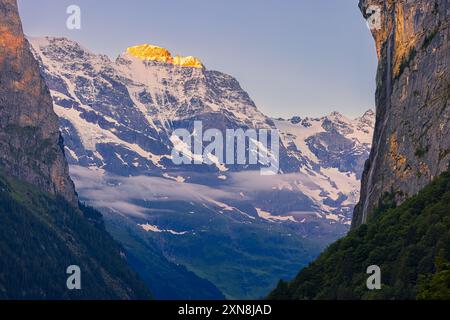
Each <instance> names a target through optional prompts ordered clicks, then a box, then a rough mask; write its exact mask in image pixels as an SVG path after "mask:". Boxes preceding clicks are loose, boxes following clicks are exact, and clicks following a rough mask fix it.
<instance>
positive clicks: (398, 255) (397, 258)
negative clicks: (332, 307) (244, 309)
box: [269, 171, 450, 299]
mask: <svg viewBox="0 0 450 320" xmlns="http://www.w3.org/2000/svg"><path fill="white" fill-rule="evenodd" d="M390 200H392V197H390V196H389V195H388V194H386V196H385V197H384V200H383V201H381V202H380V204H379V207H378V208H379V209H378V210H376V212H375V214H374V218H373V219H372V220H371V221H370V222H369V223H368V224H365V225H362V226H360V227H359V228H357V229H355V230H352V231H351V232H350V233H349V234H348V236H346V237H345V238H343V239H341V240H339V241H338V242H336V243H334V244H333V245H331V246H330V247H329V248H328V249H327V250H326V251H325V252H324V253H323V254H322V255H321V256H320V257H319V258H318V259H317V260H316V261H315V262H313V263H311V264H310V266H309V267H307V268H305V269H304V270H302V271H301V272H300V274H299V275H298V276H297V277H296V278H295V279H294V280H293V281H292V282H290V283H286V282H280V284H279V285H278V288H277V289H275V290H274V291H273V292H272V293H271V294H270V296H269V299H449V298H450V171H447V172H445V173H443V174H442V175H441V176H440V177H439V178H438V179H436V180H435V181H434V182H433V183H431V184H430V185H428V186H427V187H426V188H424V189H423V190H422V191H421V192H420V193H419V194H418V195H417V196H414V197H412V198H410V199H408V200H407V201H406V202H405V203H404V204H402V205H401V206H399V207H395V205H394V204H393V203H394V202H393V201H390ZM371 265H378V266H379V267H380V268H381V281H382V287H381V290H373V291H370V290H368V289H367V286H366V280H367V278H368V277H369V275H368V274H366V270H367V267H369V266H371Z"/></svg>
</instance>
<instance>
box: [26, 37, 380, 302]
mask: <svg viewBox="0 0 450 320" xmlns="http://www.w3.org/2000/svg"><path fill="white" fill-rule="evenodd" d="M29 41H30V43H31V46H32V50H33V52H34V55H35V57H36V59H37V60H38V61H39V63H40V71H41V74H42V76H43V77H44V79H45V80H46V83H47V85H48V87H49V89H50V92H51V95H52V97H53V105H54V110H55V112H56V114H57V115H58V116H59V120H60V129H61V132H62V136H63V138H64V143H65V154H66V158H67V160H68V162H69V164H70V174H71V177H72V179H73V180H74V182H75V185H76V188H77V191H78V193H79V196H80V198H81V199H82V200H83V201H85V202H86V203H88V204H89V205H90V206H93V207H95V208H97V209H99V210H101V212H102V213H103V214H104V219H105V224H106V228H107V230H108V231H109V232H110V233H111V234H112V235H113V237H114V238H115V239H116V240H117V241H118V242H120V243H121V245H122V246H123V247H124V248H125V250H126V254H127V257H128V258H129V262H130V264H131V266H132V267H133V268H134V269H135V270H136V271H137V272H138V273H139V274H140V276H141V278H142V279H143V280H144V281H145V283H146V284H147V286H148V287H149V288H150V290H151V291H152V293H153V294H154V295H155V297H156V298H166V299H182V298H183V299H220V298H223V297H224V296H225V297H226V298H229V299H255V298H260V297H263V296H265V295H266V294H267V293H268V292H269V291H270V290H271V289H272V288H273V287H275V286H276V283H277V282H278V280H279V279H280V278H283V279H291V278H293V277H294V276H295V275H296V273H297V272H298V270H299V269H301V268H303V267H304V266H306V265H307V264H309V263H310V262H311V261H312V260H313V259H314V258H315V257H317V256H318V254H319V253H320V252H321V251H322V250H323V249H324V248H325V247H326V246H327V245H328V244H329V243H331V242H333V241H334V240H336V239H338V238H340V237H342V236H343V235H344V234H346V233H347V231H348V229H349V227H350V224H351V221H352V212H353V208H354V206H355V204H356V203H357V201H358V199H359V190H360V180H361V176H362V172H363V170H364V162H365V161H366V159H367V158H368V156H369V152H370V149H371V143H372V135H373V130H374V125H375V114H374V112H373V111H371V110H369V111H367V112H366V113H364V114H363V115H362V116H361V117H359V118H356V119H349V118H347V117H345V116H343V115H341V114H339V113H337V112H334V113H332V114H330V115H327V116H324V117H322V118H300V117H294V118H292V119H289V120H284V119H271V118H269V117H267V116H266V115H264V114H262V113H261V112H260V111H259V110H258V109H257V106H256V105H255V103H254V102H253V101H252V99H251V98H250V96H249V95H248V94H247V93H246V92H245V91H244V90H243V89H242V88H241V86H240V84H239V83H238V81H237V80H236V79H234V78H233V77H231V76H229V75H226V74H224V73H221V72H218V71H212V70H208V69H207V68H206V67H205V66H204V65H203V63H202V62H201V61H200V60H199V59H197V58H194V57H179V56H178V57H173V56H172V55H171V54H170V52H169V51H168V50H166V49H163V48H160V47H156V46H152V45H142V46H135V47H130V48H128V49H127V50H125V52H124V53H123V54H121V55H120V56H119V57H118V58H117V59H116V60H115V61H113V60H111V59H110V58H109V57H107V56H105V55H101V54H95V53H92V52H91V51H89V50H88V49H86V48H83V47H82V46H81V45H79V44H78V43H76V42H74V41H71V40H68V39H65V38H51V37H46V38H32V39H29ZM194 121H202V123H203V127H204V130H207V129H210V128H216V129H219V130H221V131H223V132H225V130H226V129H240V128H241V129H244V130H246V129H275V130H278V131H279V133H280V137H281V145H280V157H279V166H280V173H279V174H278V175H275V176H263V175H261V174H260V171H259V169H260V168H261V165H250V164H247V165H225V164H223V163H220V161H218V160H217V158H215V157H214V156H213V155H210V159H209V160H210V161H209V163H210V164H207V163H203V164H199V165H194V164H192V165H175V164H174V163H173V162H172V159H171V158H172V155H171V154H172V150H173V149H175V150H180V151H183V152H184V154H185V155H187V156H191V157H195V155H193V154H192V153H189V152H188V151H187V146H186V145H185V144H184V142H183V141H181V140H177V139H174V138H173V136H172V133H173V132H174V130H176V129H180V128H184V129H188V130H189V131H190V132H193V126H194ZM198 136H199V133H198V132H197V133H196V132H193V139H196V138H198ZM233 156H234V155H233Z"/></svg>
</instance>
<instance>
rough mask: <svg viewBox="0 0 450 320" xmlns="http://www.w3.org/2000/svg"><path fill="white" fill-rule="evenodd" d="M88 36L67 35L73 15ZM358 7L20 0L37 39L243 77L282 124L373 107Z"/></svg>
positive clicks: (339, 2) (240, 1) (290, 1)
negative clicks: (155, 52) (145, 49)
mask: <svg viewBox="0 0 450 320" xmlns="http://www.w3.org/2000/svg"><path fill="white" fill-rule="evenodd" d="M71 4H76V5H78V6H80V7H81V9H82V29H81V30H76V31H71V30H68V29H66V19H67V14H66V8H67V7H68V6H69V5H71ZM357 4H358V0H226V1H225V0H170V1H167V0H147V1H146V0H95V1H92V0H19V7H20V12H21V15H22V20H23V23H24V29H25V32H26V33H27V35H29V36H43V35H51V36H65V37H68V38H71V39H73V40H76V41H78V42H80V43H81V44H82V45H84V46H85V47H88V48H90V49H91V50H92V51H94V52H96V53H104V54H107V55H109V56H110V57H112V58H116V57H117V55H118V54H120V53H121V52H123V51H124V50H125V49H126V48H127V47H129V46H132V45H137V44H143V43H150V44H154V45H159V46H162V47H165V48H167V49H169V50H170V51H171V52H172V54H181V55H194V56H197V57H199V58H200V59H201V60H202V61H203V63H204V64H205V65H206V67H207V68H208V69H214V70H219V71H222V72H225V73H228V74H230V75H232V76H234V77H236V78H237V79H238V80H239V82H240V83H241V85H242V87H243V88H244V89H245V90H247V91H248V92H249V94H250V96H251V97H252V98H253V99H254V100H255V102H256V104H257V105H258V107H259V108H260V109H261V110H262V111H263V112H264V113H266V114H267V115H270V116H274V117H285V118H287V117H291V116H293V115H300V116H321V115H324V114H327V113H329V112H331V111H334V110H337V111H340V112H341V113H344V114H346V115H348V116H351V117H355V116H359V115H360V114H362V113H363V112H364V111H365V110H367V109H368V108H373V107H374V91H375V72H376V63H377V61H376V53H375V48H374V44H373V40H372V38H371V35H370V32H369V30H368V28H367V27H366V24H365V21H364V20H363V18H362V16H361V14H360V12H359V9H358V5H357Z"/></svg>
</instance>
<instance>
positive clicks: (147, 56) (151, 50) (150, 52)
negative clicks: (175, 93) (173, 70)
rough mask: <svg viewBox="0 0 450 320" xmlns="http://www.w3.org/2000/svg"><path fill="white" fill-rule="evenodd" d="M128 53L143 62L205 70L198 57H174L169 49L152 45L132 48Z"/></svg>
mask: <svg viewBox="0 0 450 320" xmlns="http://www.w3.org/2000/svg"><path fill="white" fill-rule="evenodd" d="M127 53H128V54H130V55H132V56H134V57H136V58H139V59H142V60H151V61H157V62H164V63H170V64H173V65H176V66H180V67H186V68H198V69H201V68H203V64H202V62H201V61H200V60H199V59H197V58H196V57H193V56H186V57H183V56H176V57H173V56H172V55H171V53H170V52H169V51H168V50H167V49H164V48H161V47H158V46H153V45H150V44H144V45H140V46H134V47H130V48H128V49H127Z"/></svg>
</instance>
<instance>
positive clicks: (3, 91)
mask: <svg viewBox="0 0 450 320" xmlns="http://www.w3.org/2000/svg"><path fill="white" fill-rule="evenodd" d="M0 169H1V170H3V171H5V173H6V174H8V175H11V176H14V177H17V178H19V179H23V180H25V181H28V182H30V183H32V184H33V185H35V186H37V187H39V188H40V189H41V190H43V191H47V192H49V193H52V194H61V195H62V196H64V197H65V198H66V199H67V200H68V201H69V202H71V203H73V204H76V203H77V197H76V194H75V190H74V185H73V183H72V181H71V180H70V178H69V174H68V166H67V163H66V160H65V158H64V152H63V148H62V138H61V135H60V133H59V128H58V118H57V116H56V114H55V113H54V111H53V108H52V99H51V97H50V93H49V90H48V89H47V86H46V85H45V83H44V81H43V80H42V78H41V76H40V74H39V66H38V63H37V62H36V61H35V59H34V57H33V55H32V54H31V51H30V49H29V45H28V42H27V40H26V39H25V38H24V35H23V31H22V25H21V22H20V18H19V15H18V9H17V2H16V0H0Z"/></svg>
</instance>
